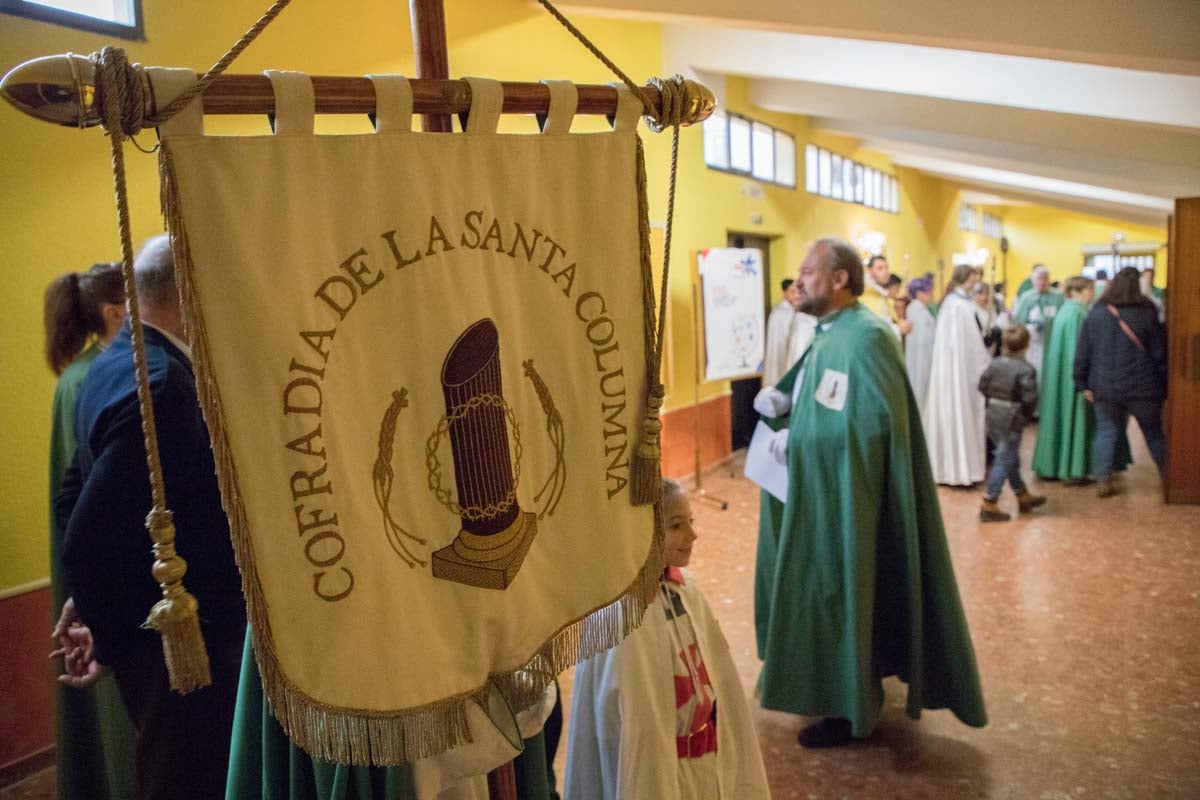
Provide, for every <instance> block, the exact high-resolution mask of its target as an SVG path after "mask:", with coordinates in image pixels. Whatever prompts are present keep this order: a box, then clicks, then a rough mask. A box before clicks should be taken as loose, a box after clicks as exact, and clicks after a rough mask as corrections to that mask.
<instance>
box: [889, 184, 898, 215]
mask: <svg viewBox="0 0 1200 800" xmlns="http://www.w3.org/2000/svg"><path fill="white" fill-rule="evenodd" d="M889 180H890V181H891V184H892V205H891V211H892V213H893V214H899V213H900V182H899V181H898V180H896V177H895V176H894V175H893V176H892V177H891V178H890V179H889Z"/></svg>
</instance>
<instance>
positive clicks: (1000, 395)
mask: <svg viewBox="0 0 1200 800" xmlns="http://www.w3.org/2000/svg"><path fill="white" fill-rule="evenodd" d="M1001 341H1002V343H1003V346H1004V355H1002V356H1001V357H999V358H997V359H995V360H993V361H992V363H991V365H989V366H988V368H987V370H986V371H985V372H984V373H983V375H982V376H981V377H980V378H979V391H981V392H983V396H984V397H986V398H987V413H986V417H987V435H988V438H989V439H991V440H992V442H993V443H994V444H995V445H996V455H995V458H994V460H993V461H992V469H991V471H990V472H989V473H988V477H987V488H986V489H985V491H984V494H983V506H982V507H981V508H980V509H979V519H980V520H981V521H983V522H1007V521H1008V520H1010V519H1012V517H1011V516H1010V515H1009V514H1006V513H1005V512H1003V511H1001V510H1000V509H999V508H998V507H997V506H996V501H997V500H999V499H1000V492H1001V490H1003V489H1004V481H1005V480H1007V481H1008V483H1009V485H1010V486H1012V489H1013V491H1014V492H1016V494H1017V504H1018V506H1019V508H1020V509H1021V512H1022V513H1024V512H1026V511H1031V510H1032V509H1035V508H1037V507H1038V506H1040V505H1042V504H1043V503H1045V502H1046V498H1045V497H1039V496H1037V495H1035V494H1032V493H1030V491H1029V490H1028V489H1026V488H1025V482H1024V481H1023V480H1021V432H1022V431H1023V430H1024V429H1025V426H1026V425H1027V424H1028V423H1029V420H1031V419H1032V418H1033V415H1034V412H1036V411H1037V407H1038V382H1037V370H1035V369H1034V368H1033V366H1032V365H1031V364H1030V363H1029V362H1028V361H1026V360H1025V351H1026V350H1027V349H1028V347H1029V332H1028V331H1027V330H1026V329H1025V328H1024V327H1023V326H1020V325H1010V326H1009V327H1007V328H1005V329H1004V333H1003V335H1002V336H1001Z"/></svg>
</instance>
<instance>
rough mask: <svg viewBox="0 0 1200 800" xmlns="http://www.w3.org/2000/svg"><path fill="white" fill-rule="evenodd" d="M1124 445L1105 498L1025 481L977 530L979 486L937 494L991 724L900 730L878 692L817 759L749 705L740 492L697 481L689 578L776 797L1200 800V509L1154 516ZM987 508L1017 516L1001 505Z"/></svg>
mask: <svg viewBox="0 0 1200 800" xmlns="http://www.w3.org/2000/svg"><path fill="white" fill-rule="evenodd" d="M1033 436H1034V431H1032V430H1031V431H1029V432H1027V434H1026V440H1025V443H1024V444H1025V447H1024V453H1023V463H1024V464H1025V465H1028V464H1029V460H1030V456H1031V452H1032V449H1033ZM1130 440H1131V443H1132V444H1133V447H1134V455H1135V458H1136V459H1137V462H1138V463H1137V464H1136V465H1135V466H1133V467H1132V468H1131V469H1130V470H1129V471H1128V473H1127V474H1126V476H1125V477H1124V478H1123V479H1122V483H1123V489H1124V491H1123V493H1122V494H1120V495H1118V496H1116V497H1113V498H1109V499H1106V500H1099V499H1097V498H1096V495H1095V490H1094V489H1093V488H1091V487H1088V488H1068V487H1064V486H1062V485H1060V484H1058V483H1040V484H1036V483H1031V486H1033V488H1034V489H1035V491H1038V492H1041V493H1044V494H1046V495H1047V496H1048V497H1049V502H1048V503H1047V504H1046V506H1044V507H1043V508H1041V509H1039V510H1038V511H1036V512H1034V514H1033V515H1028V516H1025V517H1022V518H1020V519H1019V520H1016V521H1014V522H1011V523H1003V524H990V525H981V524H980V523H979V521H978V513H979V500H980V493H979V492H977V491H969V490H963V489H948V488H943V489H941V490H940V491H939V495H940V499H941V502H942V513H943V516H944V519H945V523H946V529H947V535H948V537H949V540H950V548H951V553H952V556H953V559H954V564H955V567H956V572H957V577H958V583H959V590H960V592H961V594H962V596H963V603H964V606H965V610H966V614H967V618H968V620H969V623H970V626H971V632H972V636H973V638H974V642H975V649H976V654H977V657H978V660H979V667H980V672H981V676H982V680H983V688H984V695H985V698H986V700H987V705H988V713H989V715H990V718H991V723H990V725H989V726H988V727H986V728H983V729H981V730H975V729H972V728H968V727H966V726H965V725H962V724H961V723H959V722H958V721H957V720H956V719H955V718H954V717H953V715H951V714H950V713H949V712H947V711H936V712H929V713H926V714H925V715H924V716H923V717H922V719H921V720H920V721H919V722H917V721H913V720H911V719H909V718H908V717H907V716H906V715H905V714H904V709H903V702H904V694H903V692H904V686H903V684H900V683H898V682H894V681H889V682H888V684H887V687H886V688H887V694H888V698H887V707H886V709H885V713H884V717H883V720H882V722H881V723H880V725H879V728H878V729H877V730H876V732H875V734H874V735H873V736H872V737H871V738H870V739H868V740H866V741H863V742H861V743H858V744H855V745H854V746H851V747H848V748H843V749H838V750H826V751H819V752H813V751H805V750H802V749H801V748H800V747H799V746H798V745H797V744H796V738H795V736H796V731H797V730H799V729H800V728H801V727H802V726H803V725H804V724H805V722H806V721H805V720H804V719H803V718H800V717H794V716H791V715H789V714H782V713H776V712H769V711H764V710H762V709H761V708H759V706H758V704H757V703H756V702H755V701H754V699H753V698H752V695H751V693H752V691H753V683H754V681H755V679H756V678H757V675H758V669H759V661H758V659H757V658H756V656H755V648H754V628H753V613H754V611H753V599H752V598H753V595H752V591H753V585H754V552H755V542H756V537H757V530H758V490H757V487H755V486H753V485H752V484H750V483H749V482H748V481H746V480H745V479H744V478H741V477H736V476H737V475H738V474H740V464H739V462H738V461H737V460H736V459H735V460H734V461H733V462H732V463H731V464H730V465H729V466H728V467H726V468H723V469H718V470H714V471H712V472H711V473H709V474H708V475H706V478H705V482H704V487H705V489H706V490H708V491H709V492H710V493H711V494H712V495H715V496H717V497H721V498H723V499H725V500H727V501H728V502H729V510H727V511H719V510H717V509H716V508H714V507H713V506H711V505H709V504H708V503H705V502H694V503H693V510H694V513H695V516H696V524H697V528H698V530H699V533H700V541H699V542H697V544H696V547H695V555H694V556H693V558H692V565H691V569H692V571H693V572H694V573H695V575H696V576H697V577H698V579H699V580H700V581H701V584H702V586H703V588H704V592H705V595H706V597H707V598H708V600H709V603H710V604H711V605H712V607H713V609H714V611H715V613H716V614H717V616H718V618H719V619H720V622H721V625H722V628H723V630H724V631H725V635H726V638H727V639H728V640H729V644H730V647H731V648H732V649H733V651H734V657H735V660H736V662H737V665H738V671H739V673H740V674H741V677H742V683H743V686H744V687H745V689H746V692H747V696H748V697H751V699H750V705H751V708H752V710H753V714H754V720H755V723H756V725H757V727H758V732H759V738H760V743H761V745H762V750H763V756H764V758H765V760H766V766H767V775H768V776H769V778H770V781H771V790H772V794H773V796H774V797H775V798H776V799H777V800H787V799H788V798H800V799H801V800H840V799H841V798H852V799H853V798H888V799H889V800H890V799H892V798H895V799H896V800H901V799H902V798H937V800H950V798H996V799H997V800H1067V798H1132V799H1134V800H1142V799H1143V798H1200V508H1197V507H1196V506H1190V507H1189V506H1166V505H1164V504H1163V503H1162V500H1161V494H1160V489H1159V486H1160V484H1159V480H1158V474H1157V472H1156V470H1155V469H1154V467H1153V465H1152V464H1151V462H1150V459H1149V456H1148V454H1147V452H1146V450H1145V445H1144V442H1143V440H1142V437H1141V434H1140V432H1138V431H1137V429H1136V427H1134V428H1132V429H1131V431H1130ZM731 473H732V476H731ZM1025 474H1026V475H1028V474H1029V471H1028V467H1027V466H1026V469H1025ZM1001 506H1002V507H1003V508H1005V509H1006V510H1008V511H1010V512H1012V513H1014V514H1015V513H1016V501H1015V499H1014V498H1013V497H1012V495H1011V494H1006V495H1005V496H1004V498H1003V499H1002V500H1001ZM564 683H565V682H564ZM568 691H569V687H566V686H564V694H566V693H567V692H568ZM568 708H569V706H568ZM561 758H562V755H561V754H560V760H561Z"/></svg>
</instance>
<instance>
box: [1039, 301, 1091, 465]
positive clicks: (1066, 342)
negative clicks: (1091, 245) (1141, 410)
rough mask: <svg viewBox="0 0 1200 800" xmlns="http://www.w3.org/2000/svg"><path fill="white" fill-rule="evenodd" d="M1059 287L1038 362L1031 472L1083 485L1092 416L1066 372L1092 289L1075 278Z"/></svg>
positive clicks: (1071, 360)
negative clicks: (1058, 302)
mask: <svg viewBox="0 0 1200 800" xmlns="http://www.w3.org/2000/svg"><path fill="white" fill-rule="evenodd" d="M1063 288H1064V289H1065V290H1066V292H1065V293H1066V300H1065V301H1064V302H1063V304H1062V307H1061V308H1060V309H1059V310H1058V314H1057V315H1055V318H1054V333H1055V335H1054V338H1053V339H1051V340H1050V344H1049V346H1048V347H1046V350H1045V353H1044V355H1043V357H1042V374H1041V376H1040V378H1041V386H1042V392H1041V402H1040V403H1039V404H1038V431H1037V446H1036V447H1035V448H1034V451H1033V472H1034V474H1035V475H1037V476H1038V477H1039V478H1043V479H1059V480H1067V481H1072V482H1083V481H1086V480H1087V478H1088V476H1089V475H1090V474H1091V471H1092V437H1093V435H1094V434H1095V430H1096V417H1095V415H1094V413H1093V412H1092V405H1091V403H1089V402H1088V401H1087V400H1085V399H1084V397H1083V395H1082V394H1080V393H1079V392H1077V391H1075V380H1074V378H1073V377H1072V372H1071V370H1072V369H1073V368H1074V366H1075V343H1076V342H1078V341H1079V329H1080V328H1081V327H1083V318H1084V317H1086V316H1087V312H1088V304H1090V303H1091V302H1092V297H1093V295H1094V293H1095V285H1094V284H1093V282H1092V281H1091V280H1090V279H1088V278H1083V277H1074V278H1069V279H1068V280H1067V282H1066V285H1065V286H1064V287H1063Z"/></svg>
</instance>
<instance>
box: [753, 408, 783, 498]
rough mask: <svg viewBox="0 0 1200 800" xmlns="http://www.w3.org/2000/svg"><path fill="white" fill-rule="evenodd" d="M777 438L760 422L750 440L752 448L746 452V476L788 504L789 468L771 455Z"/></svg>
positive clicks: (773, 432)
mask: <svg viewBox="0 0 1200 800" xmlns="http://www.w3.org/2000/svg"><path fill="white" fill-rule="evenodd" d="M773 438H775V431H773V430H771V428H770V427H769V426H768V425H767V424H766V423H765V422H761V421H760V422H759V423H758V426H757V427H755V429H754V436H753V438H751V439H750V447H749V448H748V449H747V450H746V469H745V475H746V477H747V478H749V479H750V480H752V481H754V482H755V483H757V484H758V485H759V486H761V487H762V488H763V489H765V490H766V491H767V492H769V493H770V494H771V496H772V497H774V498H775V499H777V500H778V501H779V502H781V503H786V502H787V493H788V472H787V467H786V466H785V465H783V464H780V463H779V462H778V461H776V460H775V456H774V455H772V454H771V450H770V443H771V440H772V439H773Z"/></svg>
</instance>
